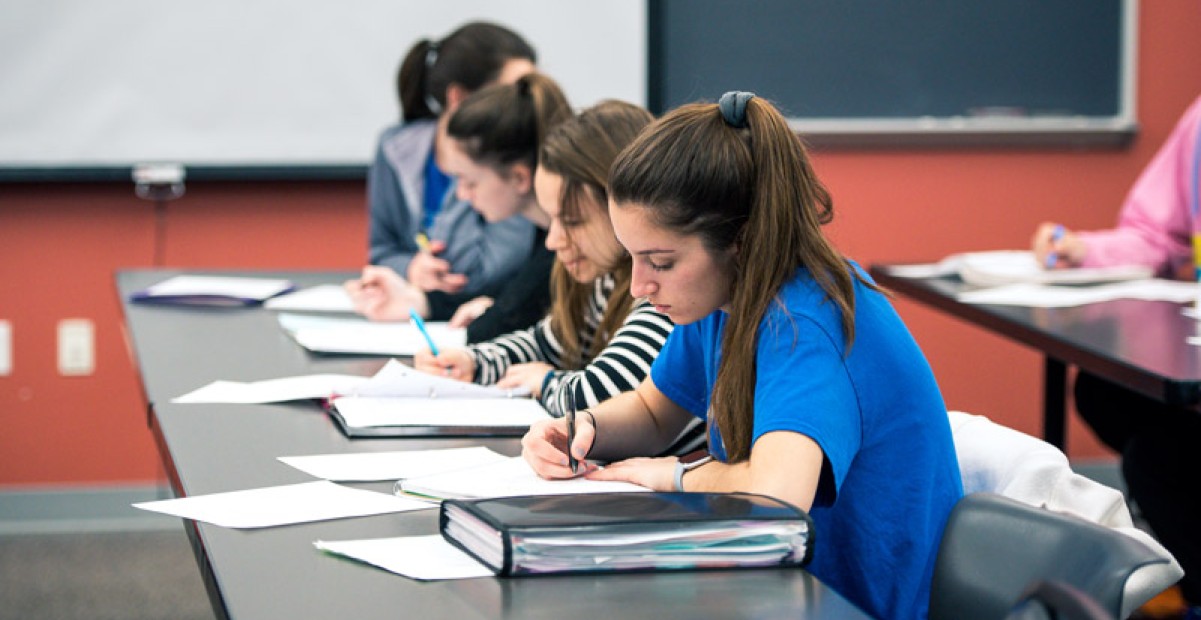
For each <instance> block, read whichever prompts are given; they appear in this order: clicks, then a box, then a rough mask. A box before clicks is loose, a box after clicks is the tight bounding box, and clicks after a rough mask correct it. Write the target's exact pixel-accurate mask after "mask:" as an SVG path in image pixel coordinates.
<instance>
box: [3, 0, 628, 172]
mask: <svg viewBox="0 0 1201 620" xmlns="http://www.w3.org/2000/svg"><path fill="white" fill-rule="evenodd" d="M476 19H486V20H490V21H495V22H498V23H501V24H503V25H505V26H508V27H510V28H512V29H513V30H515V31H517V32H519V33H520V34H522V35H523V36H524V37H525V38H526V39H527V40H529V41H530V43H531V44H533V45H534V47H535V49H536V50H537V52H538V58H539V66H540V68H541V69H542V70H543V71H544V72H546V73H547V74H549V75H551V76H552V77H554V78H555V79H556V80H558V81H559V83H560V84H561V85H562V86H563V87H564V90H565V91H566V92H567V95H568V97H569V98H570V100H571V102H572V105H573V106H575V107H576V108H583V107H586V106H588V105H591V104H593V103H596V102H597V101H599V100H601V99H605V98H618V99H624V100H626V101H630V102H632V103H637V104H640V105H645V103H646V65H647V63H646V0H606V1H604V2H598V1H595V0H505V1H504V2H496V1H489V0H421V1H415V0H349V1H337V0H103V1H96V0H0V171H3V170H4V169H9V170H10V171H12V170H17V169H35V170H36V169H55V170H61V169H86V168H128V167H129V166H130V165H133V164H136V163H143V162H178V163H183V164H184V165H185V166H189V167H193V166H201V167H204V166H212V167H240V166H247V167H254V166H267V167H272V166H275V167H289V166H299V167H322V166H335V167H336V166H364V165H366V164H367V163H368V162H369V161H370V159H371V157H372V156H373V155H374V145H375V140H376V138H377V136H378V134H379V131H380V130H381V129H382V128H383V127H385V126H386V125H389V124H391V123H393V122H396V121H397V120H398V119H399V118H400V109H399V104H398V103H397V97H396V90H395V76H396V70H397V68H398V67H399V65H400V61H401V58H402V57H403V55H404V53H405V52H406V51H407V50H408V48H409V47H410V46H411V45H412V44H413V43H414V42H415V41H417V40H418V39H420V38H422V37H430V38H440V37H442V36H444V35H446V34H447V33H449V32H450V31H451V30H453V29H454V28H456V27H457V26H459V25H460V24H462V23H463V22H466V21H471V20H476ZM126 174H127V173H126ZM126 178H128V177H126Z"/></svg>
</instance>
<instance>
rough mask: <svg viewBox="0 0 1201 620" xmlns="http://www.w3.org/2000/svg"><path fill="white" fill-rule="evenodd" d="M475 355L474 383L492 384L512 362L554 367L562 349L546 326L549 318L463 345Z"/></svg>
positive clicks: (558, 363) (557, 362)
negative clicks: (529, 325)
mask: <svg viewBox="0 0 1201 620" xmlns="http://www.w3.org/2000/svg"><path fill="white" fill-rule="evenodd" d="M467 350H468V352H470V353H471V356H472V357H473V358H475V382H476V383H479V384H480V385H492V384H494V383H496V382H497V381H499V380H500V378H501V377H503V376H505V371H507V370H508V369H509V366H512V365H514V364H524V363H526V362H546V363H547V364H550V365H551V366H555V367H558V366H559V365H560V362H559V360H560V359H561V358H562V351H563V348H562V346H561V345H560V344H559V341H558V340H557V339H556V338H555V335H554V333H553V332H552V330H551V328H550V317H545V318H543V319H542V320H541V321H538V323H537V324H536V325H534V326H533V327H530V328H528V329H523V330H521V331H515V332H513V333H511V334H505V335H504V336H497V337H496V338H493V339H492V340H489V341H487V342H479V343H476V344H473V345H471V346H469V347H467Z"/></svg>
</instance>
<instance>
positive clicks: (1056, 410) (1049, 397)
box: [1043, 356, 1068, 451]
mask: <svg viewBox="0 0 1201 620" xmlns="http://www.w3.org/2000/svg"><path fill="white" fill-rule="evenodd" d="M1067 374H1068V369H1067V365H1065V364H1064V363H1063V362H1061V361H1059V360H1057V359H1054V358H1052V357H1050V356H1048V357H1046V358H1045V361H1044V365H1043V439H1045V440H1046V441H1047V443H1049V444H1051V445H1053V446H1055V447H1056V448H1059V449H1060V450H1064V449H1065V445H1066V442H1067V390H1066V389H1065V386H1066V384H1067ZM1065 451H1066V450H1065Z"/></svg>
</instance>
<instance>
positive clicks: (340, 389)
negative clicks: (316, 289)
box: [171, 360, 529, 404]
mask: <svg viewBox="0 0 1201 620" xmlns="http://www.w3.org/2000/svg"><path fill="white" fill-rule="evenodd" d="M526 394H529V390H525V389H518V390H503V389H500V388H496V387H488V386H483V385H476V384H474V383H466V382H463V381H455V380H454V379H448V378H446V377H439V376H436V375H431V374H427V373H424V372H420V371H417V370H414V369H412V368H410V367H408V366H405V365H404V364H401V363H400V362H398V361H396V360H388V363H386V364H384V367H383V368H381V369H380V370H379V372H377V373H375V375H374V376H372V377H356V376H354V375H336V374H321V375H302V376H298V377H282V378H279V379H266V380H263V381H250V382H238V381H214V382H213V383H210V384H208V385H206V386H203V387H201V388H198V389H196V390H193V391H191V392H188V393H187V394H184V395H183V396H178V397H176V398H174V399H172V401H171V402H175V403H240V404H247V403H276V402H285V401H289V400H303V399H306V398H328V397H330V396H343V395H351V396H359V395H362V396H387V397H407V398H422V399H428V398H431V397H433V398H442V399H452V398H496V399H501V398H510V397H517V396H525V395H526ZM521 400H526V399H521Z"/></svg>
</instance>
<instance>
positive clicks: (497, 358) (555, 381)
mask: <svg viewBox="0 0 1201 620" xmlns="http://www.w3.org/2000/svg"><path fill="white" fill-rule="evenodd" d="M651 120H652V116H651V115H650V113H649V112H647V111H646V110H643V109H642V108H639V107H637V106H634V105H631V104H628V103H623V102H618V101H606V102H603V103H600V104H598V105H596V106H595V107H592V108H590V109H588V110H586V111H584V112H583V113H581V114H580V115H579V116H578V117H576V118H574V119H571V120H569V121H566V122H565V123H563V124H561V125H559V126H557V127H556V128H555V129H554V130H552V131H551V132H550V133H549V134H548V135H547V136H546V138H545V140H544V141H543V143H542V147H541V151H540V153H539V157H538V168H537V173H536V175H535V179H534V189H535V192H536V194H537V198H538V204H539V206H540V207H541V208H542V209H543V210H545V211H546V212H547V214H548V215H549V216H550V218H551V223H550V229H549V230H548V232H547V238H546V246H547V248H549V249H550V250H552V251H554V252H555V254H556V259H557V260H556V261H555V265H554V268H553V270H552V273H551V293H552V297H553V303H552V307H551V312H550V315H549V316H547V317H545V318H544V319H542V320H541V321H539V322H538V323H537V324H536V325H534V326H533V327H530V328H528V329H525V330H520V331H516V332H512V333H510V334H507V335H504V336H499V337H497V338H494V339H492V340H490V341H487V342H481V343H478V344H474V345H471V346H469V347H467V348H464V349H446V350H443V351H441V354H440V355H438V356H437V357H435V356H434V355H432V354H431V353H430V352H429V351H428V350H427V351H422V352H420V353H418V354H417V356H416V359H415V366H416V367H417V368H418V369H420V370H424V371H427V372H432V373H437V374H448V375H450V376H452V377H455V378H458V379H461V380H464V381H475V382H477V383H481V384H485V385H488V384H496V385H499V386H501V387H526V388H528V389H529V390H530V392H531V394H532V395H533V396H534V397H535V398H537V399H538V400H539V401H540V402H541V403H542V405H543V406H544V407H546V409H547V410H548V411H549V412H550V413H551V415H553V416H556V417H558V416H562V415H563V414H564V412H565V411H566V410H567V407H568V406H569V404H574V406H576V407H577V408H580V409H583V408H585V407H590V406H593V405H596V404H597V403H599V402H601V401H604V400H606V399H608V398H609V397H611V396H614V395H616V394H618V393H621V392H626V391H629V390H632V389H634V387H635V386H637V385H638V384H639V383H640V382H641V381H642V380H643V378H644V377H646V374H647V372H649V370H650V366H651V362H653V361H654V359H655V356H656V355H658V353H659V349H660V348H661V347H662V346H663V343H664V341H665V340H666V339H667V335H668V334H669V333H670V332H671V329H672V323H671V321H670V320H669V319H668V318H667V317H666V316H664V315H662V314H660V313H658V312H656V311H655V310H654V308H653V307H652V306H651V305H650V304H649V303H648V302H647V301H646V300H642V299H638V300H636V299H634V298H632V297H631V296H630V272H631V263H630V257H629V255H628V254H626V253H625V251H624V250H623V249H622V247H621V244H619V243H618V242H617V238H616V237H615V236H614V234H613V225H612V224H611V223H610V221H609V213H608V192H607V188H606V179H607V177H608V174H609V165H610V164H611V163H612V162H613V160H614V159H615V158H616V157H617V154H618V153H619V152H620V151H621V149H622V148H623V147H625V145H626V144H628V143H630V142H632V141H633V139H634V137H635V136H636V135H637V134H638V132H639V131H640V130H641V129H642V128H643V127H645V126H646V125H648V124H649V123H650V122H651Z"/></svg>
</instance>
